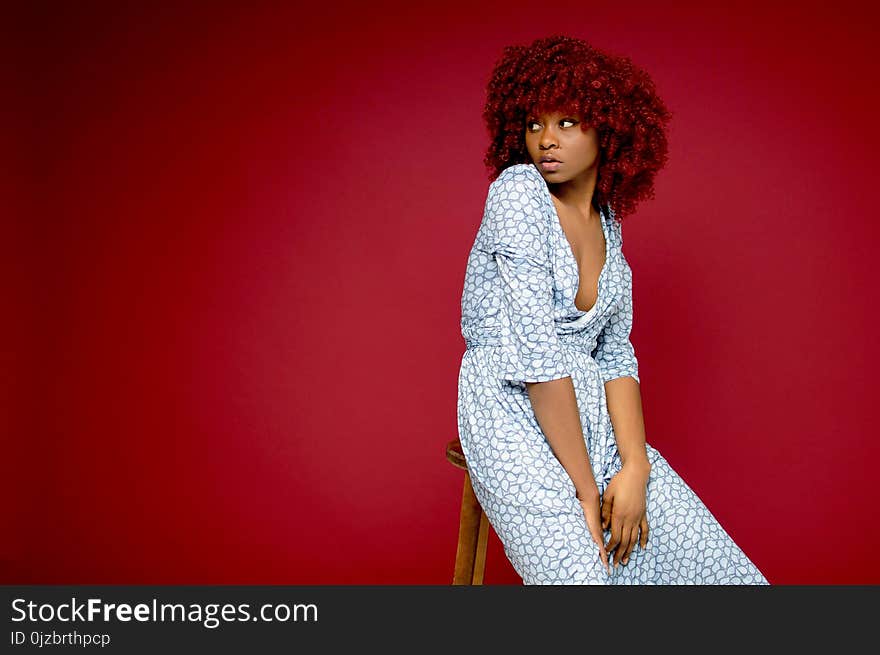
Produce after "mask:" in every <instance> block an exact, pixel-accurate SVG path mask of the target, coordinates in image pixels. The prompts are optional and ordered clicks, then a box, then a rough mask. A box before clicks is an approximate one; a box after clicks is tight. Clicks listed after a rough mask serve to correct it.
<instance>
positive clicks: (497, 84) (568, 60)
mask: <svg viewBox="0 0 880 655" xmlns="http://www.w3.org/2000/svg"><path fill="white" fill-rule="evenodd" d="M554 111H561V112H564V113H576V114H581V116H582V118H583V120H582V122H581V123H580V126H581V129H582V130H584V131H586V130H587V129H589V127H591V126H592V127H595V128H596V132H597V134H598V141H599V153H600V154H599V168H598V172H597V179H596V189H595V191H594V194H593V195H594V201H595V202H596V203H597V205H599V206H601V205H609V206H610V207H611V208H612V209H613V210H614V214H615V217H616V219H617V220H620V219H621V218H622V217H623V216H625V215H627V214H631V213H632V212H633V211H634V210H635V208H636V205H637V204H638V203H639V202H640V201H642V200H648V199H652V198H653V197H654V177H655V176H656V174H657V172H658V171H659V170H660V169H662V168H663V167H664V166H665V165H666V160H667V149H668V146H667V133H666V130H667V127H666V126H667V123H668V122H669V120H670V119H671V117H672V113H671V112H670V111H669V110H668V109H667V108H666V106H665V105H664V104H663V101H662V100H661V99H660V97H659V96H658V95H657V92H656V90H655V87H654V82H653V81H652V80H651V78H650V77H649V76H648V74H647V73H646V72H645V71H643V70H641V69H639V68H638V67H636V66H635V65H634V64H633V63H632V61H631V60H630V59H629V58H628V57H621V56H613V55H610V54H608V53H606V52H603V51H601V50H599V49H598V48H595V47H593V46H591V45H590V44H588V43H586V42H585V41H583V40H581V39H576V38H572V37H567V36H563V35H559V34H556V35H552V36H548V37H544V38H540V39H537V40H535V41H534V42H533V43H532V44H531V45H529V46H521V45H513V46H507V47H505V48H504V50H503V53H502V56H501V59H500V61H499V62H498V63H497V64H496V65H495V68H494V70H493V71H492V75H491V77H490V79H489V83H488V86H487V89H486V106H485V108H484V110H483V120H484V121H485V122H486V126H487V128H488V130H489V136H490V144H489V148H488V150H487V152H486V156H485V158H484V159H483V162H484V163H485V164H486V166H487V167H488V168H489V169H490V173H489V179H490V180H494V179H495V178H497V177H498V175H499V174H500V173H501V171H502V170H504V169H505V168H507V167H508V166H511V165H513V164H530V163H532V160H531V158H530V157H529V154H528V151H527V150H526V145H525V121H526V118H527V113H529V112H534V113H538V114H540V113H543V112H548V113H552V112H554Z"/></svg>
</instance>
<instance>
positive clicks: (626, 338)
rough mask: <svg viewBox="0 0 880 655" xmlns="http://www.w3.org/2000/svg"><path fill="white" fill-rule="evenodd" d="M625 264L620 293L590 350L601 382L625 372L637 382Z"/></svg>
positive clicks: (628, 272) (629, 286)
mask: <svg viewBox="0 0 880 655" xmlns="http://www.w3.org/2000/svg"><path fill="white" fill-rule="evenodd" d="M621 256H622V255H621ZM624 266H625V276H624V282H625V283H624V291H623V294H622V296H621V298H620V300H619V301H618V302H617V304H616V305H615V307H614V309H613V310H612V313H611V315H610V317H609V318H608V322H607V323H606V324H605V327H604V328H602V331H601V332H600V333H599V336H598V338H597V341H596V348H595V349H594V350H593V357H594V358H595V360H596V362H597V363H598V364H599V370H600V371H601V374H602V383H603V384H604V383H606V382H608V381H610V380H614V379H616V378H621V377H627V376H628V377H631V378H634V379H635V381H636V382H639V363H638V359H637V358H636V352H635V348H634V347H633V344H632V341H631V340H630V333H631V331H632V324H633V301H632V271H631V270H630V268H629V265H628V264H624Z"/></svg>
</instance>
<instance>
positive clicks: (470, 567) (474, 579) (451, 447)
mask: <svg viewBox="0 0 880 655" xmlns="http://www.w3.org/2000/svg"><path fill="white" fill-rule="evenodd" d="M446 459H447V461H449V463H451V464H452V465H453V466H455V467H457V468H460V469H463V470H464V483H463V485H462V490H461V511H460V514H459V521H458V547H457V548H456V552H455V571H454V572H453V574H452V584H453V585H481V584H483V574H484V572H485V570H486V545H487V544H488V536H489V519H488V518H487V517H486V513H485V512H484V511H483V508H482V507H481V506H480V503H479V501H477V497H476V496H475V495H474V489H473V487H472V486H471V476H470V473H469V471H468V468H467V461H466V458H465V454H464V451H463V450H462V449H461V440H460V439H453V440H452V441H450V442H449V443H447V444H446Z"/></svg>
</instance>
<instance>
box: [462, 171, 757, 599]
mask: <svg viewBox="0 0 880 655" xmlns="http://www.w3.org/2000/svg"><path fill="white" fill-rule="evenodd" d="M601 218H602V228H603V230H604V233H605V244H606V257H605V265H604V267H603V269H602V272H601V274H600V276H599V284H598V292H599V293H598V300H597V301H596V304H595V306H594V307H592V308H591V309H590V310H589V311H587V312H584V311H581V310H579V309H578V308H577V307H576V306H575V295H576V294H577V289H578V284H579V280H578V264H577V261H576V260H575V258H574V255H573V254H572V251H571V246H570V245H569V243H568V240H567V239H566V237H565V232H564V231H563V229H562V225H561V223H560V222H559V218H558V215H557V213H556V208H555V205H554V204H553V200H552V198H551V196H550V191H549V189H548V188H547V184H546V182H545V181H544V178H543V177H542V176H541V174H540V172H539V171H538V169H537V168H536V167H535V166H534V165H532V164H516V165H513V166H510V167H508V168H506V169H505V170H504V171H502V172H501V174H500V175H499V176H498V178H497V179H496V180H495V181H494V182H493V183H492V184H491V185H490V187H489V193H488V197H487V200H486V205H485V210H484V213H483V220H482V222H481V224H480V227H479V230H478V231H477V235H476V238H475V240H474V245H473V247H472V248H471V251H470V254H469V256H468V261H467V268H466V273H465V282H464V291H463V294H462V301H461V309H462V315H461V331H462V335H463V336H464V339H465V344H466V348H465V352H464V355H463V356H462V361H461V368H460V372H459V378H458V430H459V437H460V440H461V445H462V450H463V451H464V454H465V456H466V458H467V462H468V469H469V472H470V475H471V480H472V483H473V487H474V493H475V494H476V496H477V499H478V500H479V501H480V504H481V505H482V507H483V509H484V510H485V512H486V515H487V517H488V518H489V521H490V523H491V524H492V527H493V529H494V530H495V532H496V534H497V535H498V537H499V539H500V540H501V542H502V544H503V546H504V551H505V554H506V555H507V557H508V559H509V560H510V562H511V564H512V565H513V567H514V569H515V570H516V572H517V573H518V574H519V575H520V576H521V577H522V579H523V584H768V582H767V580H766V578H765V577H764V576H763V575H762V573H761V572H760V571H759V570H758V568H757V567H756V566H755V565H754V564H753V563H752V562H751V561H750V560H749V559H748V557H747V556H746V555H745V553H743V551H742V550H741V549H740V548H739V547H738V546H737V545H736V543H735V542H734V541H733V539H732V538H731V537H730V536H729V535H728V534H727V532H726V531H725V530H724V529H723V528H722V526H721V524H720V523H719V522H718V521H717V520H716V519H715V517H714V516H713V515H712V514H711V513H710V511H709V510H708V509H707V508H706V506H705V505H704V504H703V502H702V501H701V500H700V499H699V497H698V496H697V495H696V494H695V493H694V492H693V491H692V490H691V489H690V487H688V485H687V484H686V483H685V482H684V480H683V479H682V478H681V477H680V476H679V475H678V474H677V473H676V472H675V471H674V470H673V469H672V467H671V466H670V465H669V464H668V462H667V461H666V460H665V459H664V458H663V457H662V456H661V455H660V453H659V452H658V451H657V450H656V449H654V448H653V447H652V446H651V445H650V444H648V445H647V451H648V459H649V461H650V462H651V466H652V468H651V474H650V476H649V479H648V485H647V516H648V523H649V527H650V532H649V537H648V546H647V548H645V549H642V548H641V547H640V546H639V545H638V544H637V545H636V546H635V548H634V549H633V551H632V553H631V555H630V560H629V564H627V565H620V566H619V567H617V568H616V569H614V568H613V567H612V573H611V574H610V575H609V574H608V573H607V572H606V571H605V568H604V566H603V565H602V563H601V562H600V561H599V555H598V547H597V546H596V544H595V543H594V542H593V540H592V538H591V536H590V533H589V530H588V528H587V523H586V520H585V519H584V514H583V510H582V509H581V506H580V503H579V502H578V500H577V497H576V495H575V487H574V483H573V482H572V481H571V478H570V477H569V475H568V473H567V472H566V471H565V469H564V468H563V466H562V464H561V463H560V462H559V460H558V459H556V456H555V455H554V454H553V451H552V448H551V446H550V443H549V442H548V441H547V439H546V438H545V436H544V433H543V431H542V430H541V428H540V426H539V424H538V421H537V418H536V417H535V414H534V411H533V410H532V406H531V402H530V400H529V397H528V392H527V390H526V385H525V382H539V381H546V380H554V379H558V378H562V377H566V376H570V377H571V379H572V382H573V385H574V389H575V396H576V398H577V402H578V407H579V413H580V418H581V424H582V426H583V432H584V440H585V443H586V446H587V452H588V453H589V456H590V461H591V464H592V467H593V475H594V477H595V479H596V484H597V486H598V487H599V492H600V493H604V491H605V489H606V487H607V486H608V483H609V482H610V480H611V478H612V477H613V476H614V475H615V474H616V473H617V472H618V471H619V470H620V468H621V461H620V454H619V452H618V449H617V442H616V438H615V435H614V429H613V426H612V424H611V418H610V416H609V414H608V408H607V405H606V399H605V387H604V383H605V382H607V381H609V380H613V379H615V378H618V377H623V376H630V377H632V378H634V379H635V380H636V381H638V380H639V377H638V360H637V358H636V355H635V350H634V348H633V345H632V343H631V341H630V330H631V328H632V321H633V309H632V271H631V269H630V267H629V264H628V263H627V262H626V259H625V258H624V256H623V251H622V245H623V237H622V232H621V225H620V223H619V222H618V221H617V220H616V219H615V218H614V214H613V212H612V211H611V210H610V208H607V207H606V208H603V211H602V212H601ZM609 538H610V531H608V530H606V531H605V540H606V541H607V540H608V539H609Z"/></svg>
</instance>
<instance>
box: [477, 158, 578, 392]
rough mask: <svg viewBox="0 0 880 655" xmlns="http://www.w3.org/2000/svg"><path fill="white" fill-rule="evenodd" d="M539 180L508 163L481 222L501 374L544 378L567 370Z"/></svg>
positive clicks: (519, 378) (562, 374) (534, 379)
mask: <svg viewBox="0 0 880 655" xmlns="http://www.w3.org/2000/svg"><path fill="white" fill-rule="evenodd" d="M544 183H545V182H544V181H543V180H541V179H536V178H534V177H531V176H529V175H527V174H524V173H511V169H508V170H506V171H504V172H502V174H501V176H499V178H498V179H496V180H495V182H493V183H492V185H491V186H490V188H489V195H488V198H487V200H486V208H485V212H484V217H483V223H484V226H485V229H486V235H487V242H488V250H489V252H490V253H491V255H492V257H493V260H494V261H495V263H496V266H497V272H498V282H499V286H500V289H499V294H500V309H501V313H502V323H503V328H502V349H501V351H502V352H501V355H502V357H501V368H502V371H501V377H502V378H503V379H506V380H514V381H520V382H545V381H548V380H555V379H557V378H563V377H567V376H569V375H570V373H569V370H568V367H567V365H566V361H565V358H564V353H563V350H562V347H561V344H560V342H559V339H558V337H557V334H556V326H555V320H554V310H553V293H554V291H553V268H552V265H551V261H550V252H549V243H548V239H547V228H548V225H547V214H545V211H546V210H545V207H544V205H543V202H542V196H541V189H540V188H539V187H538V186H537V185H538V184H544Z"/></svg>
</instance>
